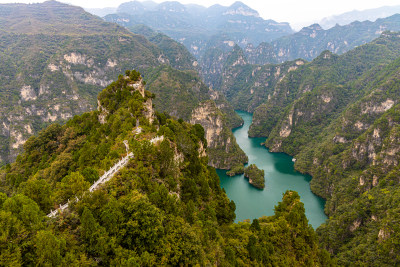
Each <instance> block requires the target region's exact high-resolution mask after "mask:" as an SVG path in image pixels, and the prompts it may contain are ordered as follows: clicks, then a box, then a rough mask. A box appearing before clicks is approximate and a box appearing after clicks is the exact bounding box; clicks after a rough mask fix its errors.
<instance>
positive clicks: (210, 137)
mask: <svg viewBox="0 0 400 267" xmlns="http://www.w3.org/2000/svg"><path fill="white" fill-rule="evenodd" d="M190 123H192V124H197V123H198V124H200V125H201V126H203V128H204V131H205V138H206V140H207V151H208V159H209V161H208V163H209V165H210V166H213V167H215V168H219V169H230V168H231V167H232V166H234V165H236V164H238V163H246V162H247V156H246V155H245V154H244V152H243V151H242V150H241V149H240V147H239V146H238V145H237V143H236V139H235V137H234V136H233V134H232V132H231V131H230V130H229V129H230V128H229V126H228V123H227V121H226V120H225V118H224V116H223V114H222V113H221V111H219V109H218V108H217V106H216V104H215V103H214V102H213V101H211V100H209V101H205V102H202V103H200V104H199V106H198V107H197V108H196V109H194V110H193V112H192V117H191V119H190Z"/></svg>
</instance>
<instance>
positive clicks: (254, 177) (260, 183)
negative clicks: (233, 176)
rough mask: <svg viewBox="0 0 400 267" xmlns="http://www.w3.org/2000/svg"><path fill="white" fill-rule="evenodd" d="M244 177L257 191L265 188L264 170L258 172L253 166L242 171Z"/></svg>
mask: <svg viewBox="0 0 400 267" xmlns="http://www.w3.org/2000/svg"><path fill="white" fill-rule="evenodd" d="M244 177H246V178H249V183H250V184H251V185H253V186H255V187H257V188H259V189H264V188H265V179H264V170H260V169H259V168H258V167H257V166H256V165H255V164H251V165H250V166H249V167H247V168H245V169H244Z"/></svg>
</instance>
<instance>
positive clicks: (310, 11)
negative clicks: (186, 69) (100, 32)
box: [0, 0, 400, 26]
mask: <svg viewBox="0 0 400 267" xmlns="http://www.w3.org/2000/svg"><path fill="white" fill-rule="evenodd" d="M9 2H24V3H29V2H43V1H29V0H11V1H10V0H0V3H9ZM61 2H66V3H71V4H74V5H78V6H82V7H115V6H118V5H119V4H120V3H124V2H129V0H112V1H111V0H62V1H61ZM154 2H158V3H159V2H164V0H154ZM178 2H181V3H183V4H189V3H197V4H199V5H203V6H210V5H213V4H217V3H218V4H220V5H224V6H228V5H231V4H232V3H234V2H235V0H178ZM242 2H243V3H245V4H246V5H248V6H250V7H251V8H253V9H255V10H257V11H258V12H259V13H260V15H261V16H262V17H263V18H265V19H273V20H276V21H279V22H283V21H286V22H290V23H291V24H292V25H293V26H296V25H299V24H301V25H304V26H305V25H309V24H310V23H311V22H314V21H319V20H320V19H321V18H324V17H327V16H331V15H337V14H341V13H344V12H347V11H351V10H354V9H357V10H364V9H369V8H376V7H381V6H385V5H386V6H394V5H400V1H399V0H329V1H327V0H242Z"/></svg>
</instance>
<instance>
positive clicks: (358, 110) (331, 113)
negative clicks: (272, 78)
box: [253, 33, 400, 265]
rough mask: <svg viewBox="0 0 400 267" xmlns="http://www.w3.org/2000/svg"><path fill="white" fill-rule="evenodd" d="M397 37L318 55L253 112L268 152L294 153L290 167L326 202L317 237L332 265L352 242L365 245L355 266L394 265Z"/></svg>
mask: <svg viewBox="0 0 400 267" xmlns="http://www.w3.org/2000/svg"><path fill="white" fill-rule="evenodd" d="M399 38H400V36H399V34H398V33H390V34H383V35H382V37H380V38H378V39H377V40H375V41H374V42H372V43H370V44H367V45H364V46H362V47H359V48H357V49H355V50H353V51H350V52H348V53H346V54H344V55H341V56H337V55H333V54H331V53H330V52H329V51H326V52H324V53H322V54H321V55H320V56H319V57H318V58H317V59H315V60H314V61H312V62H310V63H306V64H305V65H304V66H301V67H299V69H298V70H295V71H293V72H290V73H289V74H288V75H287V76H286V77H285V78H284V79H283V80H282V81H280V82H279V83H278V84H277V86H276V87H275V91H274V95H272V97H271V98H270V99H269V100H267V101H266V102H265V103H264V104H263V105H262V106H261V107H259V108H257V110H256V112H255V114H254V119H253V124H255V126H254V127H256V128H253V131H254V129H257V128H258V129H262V131H263V132H262V133H263V134H265V135H266V136H268V139H267V140H266V146H268V147H269V148H270V149H271V151H275V152H285V153H288V154H291V155H293V156H295V158H296V159H297V160H296V163H295V167H296V169H297V170H299V171H301V172H304V173H310V174H311V175H312V177H313V179H312V180H311V189H312V191H313V192H314V193H316V194H318V195H320V196H322V197H324V198H325V199H327V202H326V207H325V211H326V212H327V214H328V215H329V220H328V221H327V223H326V224H324V225H322V226H321V227H320V228H319V229H318V233H319V237H320V240H321V242H322V244H323V245H324V246H325V248H327V249H328V250H329V251H330V252H332V253H333V254H335V255H336V256H337V258H338V260H339V264H343V265H346V264H349V263H351V262H354V255H356V254H357V252H356V251H358V249H360V247H359V244H363V246H365V247H368V248H369V249H368V250H366V251H363V252H362V253H360V254H357V255H358V256H357V257H356V259H357V260H359V261H360V262H363V263H366V264H371V265H382V262H386V263H388V264H389V265H393V264H394V263H395V262H396V260H395V259H394V258H393V254H392V251H393V250H395V249H396V248H395V246H394V245H393V244H394V243H395V242H397V241H396V240H398V239H399V236H398V235H396V234H395V233H396V232H397V228H396V226H395V224H394V223H393V222H395V221H397V220H398V219H399V216H398V212H397V209H398V208H397V207H398V205H397V204H394V203H396V202H397V201H399V197H398V194H399V187H398V185H399V179H398V177H400V176H399V175H400V173H399V168H398V163H399V162H400V158H399V152H400V145H399V138H398V137H399V135H398V134H399V121H400V120H399V118H400V117H399V113H400V109H399V103H400V98H399V96H400V84H399V82H398V81H399V79H400V75H399V73H400V72H399V70H400V59H399V56H400V54H399V47H398V45H399V42H398V41H399ZM378 51H379V52H378ZM332 233H339V234H335V235H334V236H333V235H332ZM372 251H380V255H381V256H380V258H375V254H374V253H373V252H372ZM350 255H352V256H350ZM394 265H395V264H394Z"/></svg>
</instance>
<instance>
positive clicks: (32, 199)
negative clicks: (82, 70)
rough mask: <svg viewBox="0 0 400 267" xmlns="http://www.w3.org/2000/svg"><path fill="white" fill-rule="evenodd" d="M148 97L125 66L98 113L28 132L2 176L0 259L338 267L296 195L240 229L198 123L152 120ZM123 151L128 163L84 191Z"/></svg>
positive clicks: (105, 93)
mask: <svg viewBox="0 0 400 267" xmlns="http://www.w3.org/2000/svg"><path fill="white" fill-rule="evenodd" d="M152 97H153V94H152V93H150V92H149V91H146V90H145V89H144V82H143V81H142V79H141V78H140V74H139V73H138V72H136V71H129V72H126V76H123V75H120V76H119V78H118V80H117V81H115V82H113V83H111V84H110V85H109V86H108V87H107V88H106V89H104V90H103V91H102V92H101V93H100V94H99V97H98V103H99V106H98V111H92V112H90V113H85V114H83V115H81V116H75V117H74V118H73V119H72V120H70V121H68V122H67V123H66V124H65V125H64V126H60V125H58V124H53V125H51V126H49V127H48V128H47V129H45V130H43V131H41V132H40V133H39V135H37V136H34V137H31V138H30V139H29V140H28V141H27V142H26V144H25V152H24V153H23V154H21V155H20V156H19V157H18V159H17V161H16V162H15V163H14V164H12V165H9V166H7V167H4V168H3V169H2V170H1V171H0V181H1V183H0V190H1V193H0V222H1V225H2V227H1V229H0V233H1V236H2V239H1V240H0V249H1V252H2V253H1V256H0V263H1V264H2V265H7V266H10V265H42V264H52V265H69V266H71V265H96V266H97V265H106V266H108V265H122V266H124V265H130V266H131V265H215V264H220V265H224V266H228V265H269V264H271V265H278V264H284V265H318V266H329V265H332V264H334V262H332V260H331V259H330V258H329V254H328V253H327V252H326V251H325V250H322V249H320V248H319V246H318V243H317V239H316V235H315V232H314V230H313V229H312V227H311V226H310V225H308V221H307V218H306V217H305V214H304V206H303V204H302V203H301V202H300V198H299V196H298V194H297V193H296V192H291V191H288V192H286V193H285V194H284V196H283V200H282V202H280V203H278V205H277V206H276V208H275V215H274V216H271V217H264V218H260V219H259V220H254V221H253V223H249V222H243V223H240V224H233V223H232V221H233V220H234V218H235V214H234V210H235V204H234V203H233V202H232V201H229V199H228V198H227V197H226V194H225V192H224V191H223V190H222V189H221V188H220V186H219V178H218V176H217V174H216V172H215V170H214V169H213V168H211V167H207V155H206V154H205V153H204V148H205V139H204V135H203V129H202V127H201V126H199V125H190V124H188V123H185V122H183V121H180V122H179V121H175V120H173V119H170V118H168V119H166V118H165V117H163V116H154V115H152V114H154V113H156V112H154V110H153V109H152V105H151V101H152ZM128 152H130V153H133V155H134V156H133V157H132V158H131V159H130V160H129V162H128V163H127V165H126V167H125V168H123V169H122V170H120V171H119V172H118V173H117V174H116V175H114V177H113V178H112V179H111V180H110V181H108V182H107V183H106V184H104V185H103V186H101V187H100V188H98V189H97V190H95V191H93V192H89V191H88V190H87V189H88V188H89V187H90V185H91V183H93V181H95V180H96V179H97V178H98V176H99V174H102V173H103V172H104V171H106V170H108V169H109V167H111V166H113V164H114V163H116V162H118V161H119V159H120V157H121V156H124V155H126V154H127V153H128ZM4 192H5V193H7V194H5V193H4ZM76 197H77V198H76ZM68 199H69V200H70V202H69V203H70V205H69V208H68V209H67V210H65V211H63V212H62V213H60V214H58V215H57V216H55V217H52V218H49V217H47V216H45V214H47V213H48V212H49V210H51V209H52V208H55V207H57V205H58V204H59V203H64V202H65V201H67V200H68ZM238 244H241V245H240V246H238Z"/></svg>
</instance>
